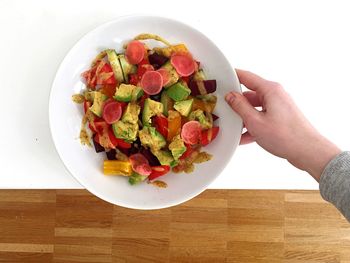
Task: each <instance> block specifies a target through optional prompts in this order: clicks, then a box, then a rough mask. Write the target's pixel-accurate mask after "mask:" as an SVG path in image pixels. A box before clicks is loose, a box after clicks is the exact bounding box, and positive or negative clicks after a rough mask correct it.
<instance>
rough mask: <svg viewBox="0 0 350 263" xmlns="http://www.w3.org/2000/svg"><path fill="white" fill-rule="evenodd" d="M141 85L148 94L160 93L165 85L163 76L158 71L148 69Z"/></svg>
mask: <svg viewBox="0 0 350 263" xmlns="http://www.w3.org/2000/svg"><path fill="white" fill-rule="evenodd" d="M141 87H142V89H143V90H144V91H145V92H146V93H147V94H148V95H155V94H158V93H159V92H160V91H161V90H162V87H163V77H162V75H161V74H160V73H159V72H157V71H147V72H145V74H143V76H142V78H141Z"/></svg>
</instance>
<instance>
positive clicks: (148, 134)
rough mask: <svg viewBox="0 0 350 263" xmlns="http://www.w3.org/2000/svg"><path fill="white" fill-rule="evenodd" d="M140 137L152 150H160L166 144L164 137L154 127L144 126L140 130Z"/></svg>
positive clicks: (143, 143)
mask: <svg viewBox="0 0 350 263" xmlns="http://www.w3.org/2000/svg"><path fill="white" fill-rule="evenodd" d="M139 137H140V141H141V144H142V145H143V146H147V147H149V148H150V149H151V150H155V151H157V150H159V149H161V148H163V147H164V146H165V145H166V141H165V139H164V137H163V136H162V135H161V134H160V133H159V132H158V131H157V130H156V128H154V127H149V126H144V127H143V129H142V130H141V131H139Z"/></svg>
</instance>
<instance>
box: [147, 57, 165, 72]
mask: <svg viewBox="0 0 350 263" xmlns="http://www.w3.org/2000/svg"><path fill="white" fill-rule="evenodd" d="M148 60H149V63H150V64H151V65H152V66H153V67H154V68H155V69H159V68H160V67H161V66H163V65H164V64H165V63H166V62H167V61H168V58H167V57H165V56H162V55H159V54H157V53H153V54H151V55H149V56H148Z"/></svg>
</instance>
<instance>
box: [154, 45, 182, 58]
mask: <svg viewBox="0 0 350 263" xmlns="http://www.w3.org/2000/svg"><path fill="white" fill-rule="evenodd" d="M154 50H155V51H156V52H157V53H158V54H160V55H163V56H165V57H168V58H169V57H170V56H171V55H172V54H173V53H187V52H188V49H187V47H186V46H185V44H178V45H174V46H169V47H156V48H154Z"/></svg>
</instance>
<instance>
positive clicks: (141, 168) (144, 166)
mask: <svg viewBox="0 0 350 263" xmlns="http://www.w3.org/2000/svg"><path fill="white" fill-rule="evenodd" d="M129 161H130V163H131V167H132V169H133V170H134V171H135V172H137V173H138V174H141V175H150V174H151V172H152V169H151V166H150V165H149V163H148V160H147V159H146V157H145V156H143V155H142V154H141V153H135V154H133V155H131V156H130V157H129Z"/></svg>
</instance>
